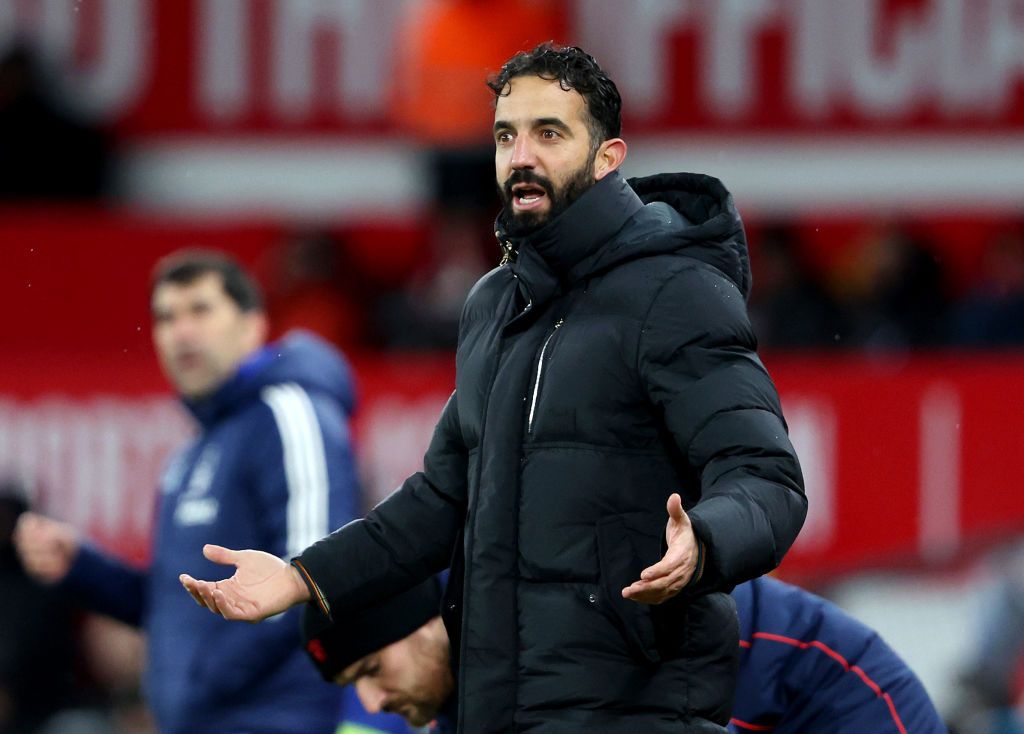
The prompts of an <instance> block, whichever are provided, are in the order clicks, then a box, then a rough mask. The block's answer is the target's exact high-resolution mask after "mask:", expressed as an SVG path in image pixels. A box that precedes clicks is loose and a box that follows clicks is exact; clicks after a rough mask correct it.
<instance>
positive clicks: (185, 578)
mask: <svg viewBox="0 0 1024 734" xmlns="http://www.w3.org/2000/svg"><path fill="white" fill-rule="evenodd" d="M178 580H179V581H180V582H181V585H182V586H184V587H185V591H187V592H188V595H189V596H191V597H192V600H193V601H194V602H195V603H196V604H198V605H199V606H201V607H203V608H207V607H206V604H204V603H203V598H202V597H201V596H199V593H198V592H197V591H195V579H194V578H192V577H191V576H189V575H188V574H187V573H183V574H181V575H180V576H178Z"/></svg>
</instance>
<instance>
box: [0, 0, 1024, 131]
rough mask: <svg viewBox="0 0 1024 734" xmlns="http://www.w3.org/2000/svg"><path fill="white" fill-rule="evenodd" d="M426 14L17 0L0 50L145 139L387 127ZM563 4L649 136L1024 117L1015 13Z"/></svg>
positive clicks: (273, 3)
mask: <svg viewBox="0 0 1024 734" xmlns="http://www.w3.org/2000/svg"><path fill="white" fill-rule="evenodd" d="M495 1H497V0H495ZM416 4H417V3H415V2H411V3H410V2H403V1H402V0H349V1H347V2H291V0H52V1H50V2H45V3H42V2H36V1H35V0H0V43H2V42H3V41H4V40H9V39H11V38H13V37H15V36H16V35H24V36H27V37H29V38H32V39H36V40H38V41H39V42H40V43H41V44H42V46H43V47H44V48H45V49H46V51H47V54H48V57H49V58H51V59H53V60H54V61H56V62H57V66H58V67H59V68H61V69H63V70H64V77H65V80H66V82H67V86H68V88H69V89H71V90H73V91H74V92H75V93H76V95H77V96H78V97H79V98H80V100H81V101H82V102H83V104H85V105H86V106H87V107H88V108H89V109H90V110H91V111H92V112H93V113H94V114H96V115H97V116H98V117H100V118H102V119H106V120H108V121H110V122H112V123H114V124H115V125H116V126H117V127H118V129H120V130H121V131H122V132H124V133H126V134H130V135H133V136H153V135H169V134H173V135H180V134H187V135H195V134H202V135H210V134H213V135H219V134H223V133H231V134H237V133H259V134H268V133H269V134H274V135H283V136H294V135H309V134H322V133H332V134H336V133H339V132H343V133H352V132H355V133H363V134H377V133H378V132H381V131H383V132H385V133H386V132H387V131H388V126H389V116H388V107H389V104H390V103H389V98H390V95H391V94H392V92H393V88H392V83H393V79H394V76H395V74H394V72H395V64H396V58H397V57H398V53H397V49H398V44H399V43H400V41H399V39H400V38H401V36H400V29H401V27H402V24H403V22H406V23H407V22H408V18H409V17H410V16H409V13H410V8H412V7H413V6H415V5H416ZM558 5H560V6H561V8H562V11H563V12H564V15H565V20H566V27H567V28H568V32H567V38H565V39H562V40H565V41H568V42H570V43H576V44H579V45H582V46H583V47H584V48H587V49H588V50H590V51H591V52H593V53H594V54H595V55H597V56H598V58H599V59H600V60H601V61H602V63H603V64H604V65H605V66H606V67H607V68H608V69H610V70H611V72H612V74H613V76H614V78H615V79H616V80H617V82H618V84H619V86H620V87H621V88H622V90H623V95H624V98H625V100H626V105H625V109H626V113H627V127H628V129H629V131H630V133H631V134H634V135H635V134H644V133H662V132H670V131H672V130H679V129H683V130H686V131H688V132H694V131H705V132H708V131H715V132H719V133H722V132H724V133H726V134H732V133H750V132H786V133H794V134H798V135H801V136H808V135H818V134H820V133H821V132H823V131H825V132H832V133H839V132H854V133H862V132H866V131H884V132H888V133H892V132H899V131H903V132H915V133H919V132H923V131H932V132H947V133H948V132H958V131H973V132H976V133H983V134H992V133H993V132H999V131H1001V132H1004V133H1006V132H1012V131H1018V132H1019V130H1020V129H1021V126H1022V124H1024V92H1022V85H1021V78H1022V75H1024V67H1022V65H1021V64H1020V53H1019V47H1020V43H1021V38H1022V37H1024V19H1022V17H1021V14H1020V13H1019V11H1017V10H1015V6H1014V4H1013V3H1009V2H1005V1H1004V0H858V2H845V1H844V0H728V1H726V0H723V1H721V2H648V3H635V4H632V5H631V7H630V10H629V12H623V6H622V4H621V2H620V0H561V2H558ZM609 19H612V20H611V22H609ZM541 40H547V39H540V38H538V39H521V41H522V44H523V46H528V45H530V44H532V43H535V42H538V41H541ZM467 42H468V39H467ZM487 71H489V70H485V69H481V70H480V76H481V79H482V78H483V76H484V75H485V74H486V73H487ZM490 71H493V70H490Z"/></svg>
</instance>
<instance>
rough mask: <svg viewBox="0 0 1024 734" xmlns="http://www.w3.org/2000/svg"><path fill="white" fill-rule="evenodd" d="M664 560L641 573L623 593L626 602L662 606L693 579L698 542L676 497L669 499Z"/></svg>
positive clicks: (679, 500) (681, 504)
mask: <svg viewBox="0 0 1024 734" xmlns="http://www.w3.org/2000/svg"><path fill="white" fill-rule="evenodd" d="M666 509H667V510H668V523H667V524H666V525H665V545H666V546H667V548H668V550H667V551H666V552H665V556H664V558H662V559H661V560H660V561H658V562H657V563H655V564H654V565H653V566H649V567H648V568H645V569H644V570H643V571H642V572H641V573H640V580H639V581H634V582H633V583H632V584H630V585H629V586H627V587H626V588H625V589H623V590H622V595H623V596H624V597H625V598H627V599H632V600H633V601H637V602H642V603H644V604H661V603H662V602H664V601H667V600H669V599H671V598H672V597H673V596H675V595H676V594H678V593H679V592H680V591H681V590H682V588H683V587H684V586H686V584H687V583H688V582H689V580H690V577H691V576H693V572H694V569H695V567H696V565H697V538H696V536H695V535H694V534H693V526H692V525H691V524H690V518H689V517H687V515H686V512H685V511H683V500H682V498H681V497H680V496H679V495H678V494H673V495H672V496H671V497H669V498H668V504H667V506H666Z"/></svg>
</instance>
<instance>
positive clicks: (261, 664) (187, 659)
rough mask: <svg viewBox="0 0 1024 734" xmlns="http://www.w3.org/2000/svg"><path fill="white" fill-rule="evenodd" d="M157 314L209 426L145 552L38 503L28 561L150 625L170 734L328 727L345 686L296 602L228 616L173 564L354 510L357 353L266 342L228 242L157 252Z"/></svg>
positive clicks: (255, 294) (253, 292)
mask: <svg viewBox="0 0 1024 734" xmlns="http://www.w3.org/2000/svg"><path fill="white" fill-rule="evenodd" d="M152 315H153V340H154V343H155V345H156V350H157V353H158V355H159V357H160V362H161V364H162V366H163V368H164V371H165V372H166V374H167V377H168V378H169V379H170V381H171V382H172V384H173V385H174V386H175V388H176V389H177V391H178V392H179V393H180V395H181V397H182V400H183V402H184V404H185V407H186V408H187V409H188V410H189V411H190V412H191V414H192V415H193V417H194V418H195V420H196V422H197V423H198V426H199V429H200V430H199V435H198V436H197V437H196V439H195V440H194V441H192V442H191V443H189V444H188V445H187V446H185V447H184V448H183V449H182V450H181V451H180V452H179V453H178V454H177V455H176V456H175V458H174V459H173V460H172V461H171V462H170V464H169V466H168V468H167V469H166V471H165V474H164V476H163V479H162V482H161V487H160V498H159V512H158V515H157V527H156V529H155V534H154V540H153V553H152V562H151V564H150V566H149V568H147V569H144V570H137V569H133V568H129V567H127V566H125V565H123V564H122V563H120V562H118V561H117V560H115V559H113V558H110V557H108V556H105V555H103V554H102V553H100V552H99V551H98V550H97V549H95V548H93V547H91V546H90V545H88V544H87V543H85V542H84V541H83V540H82V539H80V538H79V537H78V534H77V532H76V531H75V529H73V528H72V527H70V526H68V525H65V524H62V523H58V522H55V521H53V520H50V519H47V518H44V517H41V516H38V515H33V514H26V515H25V516H23V517H22V518H21V520H20V522H19V525H18V528H17V533H16V542H17V546H18V550H19V552H20V554H21V557H22V559H23V561H24V564H25V567H26V568H27V569H28V571H29V572H30V573H32V574H33V575H35V576H36V577H37V578H38V579H41V580H43V581H45V582H49V583H55V582H62V583H63V585H64V587H66V588H68V589H70V590H72V591H73V592H75V593H76V594H77V595H78V596H79V597H80V598H81V599H82V600H83V602H84V603H85V604H86V605H87V606H88V607H90V608H91V609H93V610H94V611H98V612H101V613H105V614H108V615H110V616H113V617H115V618H117V619H120V620H122V621H124V622H127V623H129V624H132V625H136V626H139V627H142V628H143V629H144V630H145V632H146V633H147V635H148V658H149V659H148V669H147V672H146V686H145V687H146V693H147V699H148V701H149V704H150V706H151V708H152V710H153V713H154V715H155V718H156V721H157V724H158V726H159V729H160V731H161V733H162V734H178V733H184V732H188V733H189V734H200V733H202V732H209V733H210V734H229V733H237V732H246V733H247V734H263V733H265V734H273V733H282V734H283V733H284V732H296V731H302V732H310V733H312V734H315V733H317V732H323V733H326V732H329V731H331V730H332V729H333V728H334V727H333V725H334V723H335V720H336V714H337V705H338V703H337V702H338V695H337V691H336V690H334V689H332V688H331V687H329V686H326V685H324V684H323V683H321V682H320V681H319V679H318V678H317V676H316V675H315V672H314V671H312V670H310V669H309V665H308V663H306V661H305V659H304V655H303V653H302V651H301V648H300V646H299V642H300V638H299V625H298V619H297V616H296V615H297V612H295V613H291V614H287V615H284V616H283V617H280V618H277V619H275V620H274V621H272V622H271V623H269V624H266V625H262V626H259V627H250V626H246V625H231V624H228V623H226V622H224V621H223V620H220V619H217V618H216V617H213V616H211V615H210V614H208V613H207V612H205V611H203V610H201V609H200V608H199V607H197V606H196V605H195V604H193V603H192V602H191V601H190V600H188V599H184V601H183V599H182V594H181V590H180V588H179V585H178V580H177V576H178V573H179V571H180V569H181V568H182V567H187V568H190V569H192V570H194V572H196V573H214V572H215V571H216V567H215V566H214V565H213V564H210V563H209V562H207V561H205V560H204V559H203V558H202V557H201V556H200V555H199V553H198V552H197V549H198V548H200V547H202V544H203V543H205V542H209V541H212V540H217V541H219V542H224V541H225V539H231V542H234V543H238V544H242V545H246V546H249V545H251V546H253V547H258V548H261V549H263V550H265V551H266V552H268V553H272V554H274V555H275V556H280V557H284V558H290V557H291V556H293V555H295V554H297V553H299V552H300V551H301V550H302V549H303V548H305V547H306V546H307V545H309V544H310V543H311V542H313V541H314V540H316V539H317V538H319V537H321V536H323V535H324V534H325V533H326V532H328V531H329V530H330V529H331V528H335V527H338V526H339V525H342V524H343V523H345V522H347V521H348V520H350V519H352V517H354V516H355V514H356V513H357V511H358V510H359V506H360V503H359V498H358V491H357V483H356V475H355V471H354V466H353V459H352V453H351V447H350V444H349V436H348V428H347V420H348V416H349V414H350V412H351V411H352V408H353V392H352V384H351V379H350V376H349V369H348V366H347V365H346V363H345V362H344V360H343V358H342V357H341V355H340V354H339V353H338V352H336V351H335V350H334V349H333V348H331V347H329V346H327V345H326V344H325V343H324V342H321V341H320V340H318V339H315V338H313V337H312V336H310V335H308V334H303V333H300V332H296V333H294V334H292V335H289V336H288V337H286V338H284V339H283V340H281V341H280V342H276V343H273V344H269V345H265V344H264V342H265V339H266V336H267V321H266V318H265V316H264V313H263V303H262V298H261V295H260V292H259V290H258V288H257V286H256V284H255V282H254V281H253V280H252V279H251V278H250V276H249V275H248V274H247V273H245V272H244V271H243V270H242V269H241V268H240V267H239V265H238V264H237V263H236V262H234V261H233V260H231V259H230V258H228V257H226V256H224V255H221V254H218V253H211V252H183V253H179V254H176V255H172V256H170V257H168V258H167V259H165V260H164V261H162V262H161V263H160V264H159V265H158V267H157V270H156V273H155V276H154V280H153V287H152Z"/></svg>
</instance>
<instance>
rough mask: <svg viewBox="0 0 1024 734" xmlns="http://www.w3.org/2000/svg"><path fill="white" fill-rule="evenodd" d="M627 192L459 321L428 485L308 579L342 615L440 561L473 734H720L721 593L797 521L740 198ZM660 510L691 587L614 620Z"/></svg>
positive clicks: (474, 298) (586, 209) (529, 244)
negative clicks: (677, 497)
mask: <svg viewBox="0 0 1024 734" xmlns="http://www.w3.org/2000/svg"><path fill="white" fill-rule="evenodd" d="M630 184H631V185H630ZM630 184H627V182H626V181H625V180H623V179H622V178H621V177H620V176H619V175H618V174H612V175H610V176H608V177H606V178H605V179H603V180H602V181H601V182H599V183H598V184H597V185H595V186H594V187H593V188H592V189H590V190H589V191H588V192H587V193H586V194H584V195H583V196H582V197H581V198H580V199H579V200H578V201H577V202H576V203H574V204H573V205H572V206H571V207H570V208H569V209H568V210H567V211H566V212H565V213H563V215H562V216H560V217H558V218H556V219H555V220H553V221H552V222H551V223H550V224H548V225H547V226H546V227H544V228H543V229H542V230H540V231H539V232H537V233H535V234H534V235H533V236H531V237H530V238H529V239H527V240H525V241H522V242H518V243H511V245H512V249H514V250H516V251H517V252H518V256H517V259H516V261H515V262H514V263H512V264H510V265H505V266H502V267H499V268H498V269H496V270H494V271H492V272H491V273H489V274H488V275H486V276H485V277H484V278H483V279H481V281H480V282H479V283H478V284H477V285H476V287H475V288H474V289H473V291H472V292H471V293H470V295H469V297H468V299H467V301H466V306H465V309H464V311H463V317H462V324H461V329H460V342H459V349H458V357H457V381H456V382H457V384H456V387H457V389H456V391H455V393H454V394H453V395H452V397H451V399H450V400H449V402H448V405H447V406H446V408H445V410H444V413H443V415H442V416H441V419H440V421H439V423H438V426H437V430H436V432H435V435H434V439H433V442H432V444H431V446H430V449H429V450H428V452H427V455H426V457H425V466H424V471H423V472H422V473H420V474H417V475H415V476H413V477H411V478H410V479H409V480H408V481H407V482H406V483H405V485H404V486H403V487H402V488H401V489H400V490H399V491H398V492H396V493H395V494H394V495H392V496H391V497H390V498H389V499H387V500H386V501H385V502H383V503H382V504H381V505H380V506H378V507H377V508H376V509H375V510H374V511H373V512H372V513H371V514H370V515H369V516H368V517H367V518H366V520H364V521H361V522H357V523H353V524H352V525H350V526H347V527H346V528H344V529H342V530H340V531H338V532H337V533H335V534H334V535H332V536H331V537H330V538H328V539H326V540H324V541H321V542H320V543H318V544H317V545H314V546H313V547H312V548H310V549H309V550H307V551H306V552H305V553H304V554H303V555H302V556H301V557H300V559H299V563H300V564H301V565H302V566H303V567H304V568H306V569H307V571H308V572H309V573H310V575H311V577H312V578H313V579H314V580H315V581H316V583H317V585H318V586H319V587H320V589H321V590H322V591H323V592H324V593H325V595H326V596H327V598H328V599H329V600H330V601H331V603H332V604H341V605H345V606H358V605H360V604H362V603H363V602H365V601H368V600H370V599H371V598H376V597H379V596H380V595H383V594H387V593H389V592H391V591H393V590H396V589H398V588H400V587H404V586H407V585H409V584H410V583H411V582H413V581H414V580H416V579H420V578H423V577H425V576H426V575H427V574H429V573H432V572H435V571H437V570H438V569H440V568H442V567H444V566H446V565H447V564H448V562H449V559H452V563H453V580H452V582H451V583H450V589H451V594H450V595H449V599H448V600H447V601H446V606H445V621H446V623H447V624H448V627H449V631H450V634H451V636H452V638H453V644H454V645H455V646H456V647H457V648H458V649H459V650H460V657H459V667H460V670H459V702H460V704H459V717H458V718H459V730H460V731H461V732H465V733H466V734H488V733H490V732H511V731H515V732H535V733H537V734H541V733H543V734H570V733H572V734H576V733H577V732H584V731H595V732H603V733H604V734H609V733H621V734H627V733H629V734H634V733H636V732H645V733H646V734H656V733H658V732H665V733H666V734H668V733H669V732H672V733H676V734H678V733H681V732H695V733H696V732H722V731H724V728H722V727H723V726H724V724H725V723H726V722H727V720H728V718H729V705H730V700H731V696H732V689H733V680H734V675H735V665H736V657H735V656H736V650H737V635H738V631H737V621H736V613H735V608H734V606H733V603H732V601H731V599H730V598H729V596H728V595H727V593H726V592H728V590H729V589H730V588H731V587H732V586H733V585H734V584H736V583H738V582H740V581H743V580H746V579H749V578H751V577H754V576H757V575H760V574H762V573H764V572H766V571H768V570H770V569H771V568H773V567H774V566H775V565H776V564H778V563H779V561H780V560H781V558H782V556H783V554H784V553H785V552H786V550H787V549H788V548H789V546H790V545H791V544H792V542H793V540H794V539H795V537H796V535H797V532H798V530H799V529H800V526H801V524H802V522H803V519H804V515H805V512H806V499H805V497H804V495H803V490H802V478H801V475H800V467H799V464H798V462H797V459H796V456H795V454H794V452H793V447H792V445H791V444H790V442H789V439H788V438H787V435H786V427H785V424H784V422H783V420H782V415H781V409H780V407H779V401H778V398H777V395H776V392H775V389H774V387H773V385H772V382H771V380H770V378H769V377H768V374H767V372H765V370H764V368H763V366H762V365H761V362H760V361H759V360H758V358H757V356H756V355H755V353H754V348H755V340H754V335H753V333H752V332H751V329H750V325H749V323H748V320H747V315H746V302H745V297H746V295H747V290H748V288H749V285H750V275H749V267H748V263H747V248H746V243H745V240H744V235H743V230H742V225H741V223H740V220H739V217H738V216H737V214H736V211H735V209H734V208H733V206H732V201H731V198H730V197H729V195H728V193H727V192H726V191H725V189H724V187H723V186H722V185H721V183H719V182H718V181H717V180H715V179H712V178H709V177H706V176H699V175H692V174H674V175H668V174H666V175H661V176H654V177H650V178H645V179H637V180H634V181H632V182H630ZM645 202H647V203H646V205H645ZM674 491H679V492H681V493H682V495H683V498H684V507H685V508H686V510H687V512H688V513H689V516H690V519H691V521H692V522H693V526H694V529H695V532H696V533H697V535H698V537H699V538H700V539H701V540H702V541H703V542H704V543H705V545H706V549H707V555H706V562H705V565H704V569H703V573H702V575H701V577H700V579H699V580H698V581H697V582H696V583H693V584H691V586H690V587H688V588H687V589H685V590H684V592H683V593H682V594H680V595H679V596H678V597H676V598H675V599H673V600H672V601H670V602H669V603H667V604H664V605H661V606H659V607H650V606H646V605H641V604H638V603H635V602H632V601H627V600H625V599H623V598H622V596H621V593H620V592H621V589H622V588H623V587H624V586H627V585H628V584H629V583H631V582H632V581H634V580H636V579H637V578H639V573H640V571H641V570H642V569H643V568H644V567H646V566H647V565H649V564H651V563H654V562H655V561H657V560H658V559H659V558H660V557H661V556H662V553H663V551H664V547H663V546H664V533H665V523H666V521H667V513H666V510H665V503H666V500H667V498H668V496H669V494H671V493H672V492H674ZM453 551H454V553H453ZM460 579H461V583H459V580H460Z"/></svg>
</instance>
